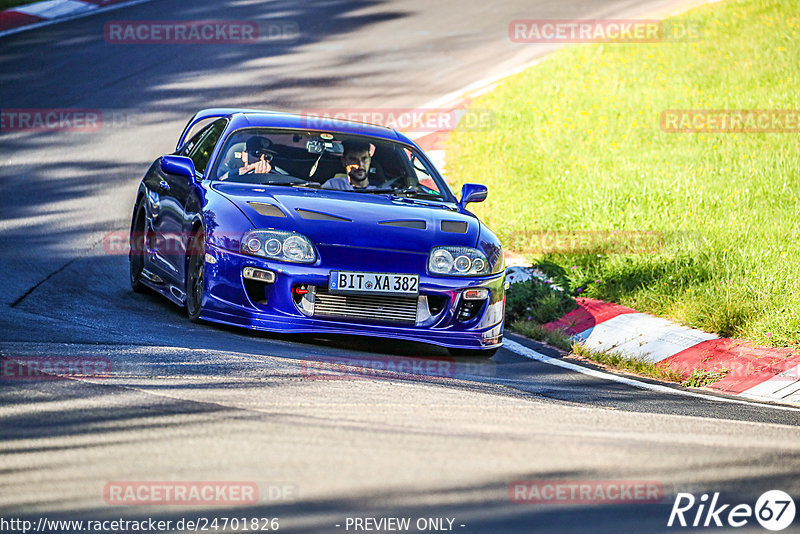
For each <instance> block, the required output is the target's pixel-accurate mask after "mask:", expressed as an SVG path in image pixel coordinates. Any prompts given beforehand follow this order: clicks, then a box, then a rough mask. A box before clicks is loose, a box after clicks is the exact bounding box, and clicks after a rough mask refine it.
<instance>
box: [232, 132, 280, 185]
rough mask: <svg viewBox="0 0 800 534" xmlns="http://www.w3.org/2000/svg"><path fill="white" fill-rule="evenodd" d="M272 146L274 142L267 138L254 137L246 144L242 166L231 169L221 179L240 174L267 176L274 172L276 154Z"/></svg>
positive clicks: (242, 156)
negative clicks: (273, 161) (273, 159)
mask: <svg viewBox="0 0 800 534" xmlns="http://www.w3.org/2000/svg"><path fill="white" fill-rule="evenodd" d="M271 146H272V141H270V140H269V139H267V138H266V137H260V136H258V135H254V136H252V137H251V138H249V139H248V140H247V143H245V149H244V150H243V151H242V155H241V159H242V166H241V167H239V169H238V171H237V170H236V169H229V170H228V171H226V172H225V174H222V175H221V176H220V177H219V179H220V180H226V179H227V178H229V177H230V175H231V173H234V174H235V173H236V172H238V174H240V175H241V174H267V173H269V172H270V171H271V170H272V165H271V164H270V162H271V161H272V158H273V156H274V155H275V152H274V151H272V150H270V149H269V148H270V147H271Z"/></svg>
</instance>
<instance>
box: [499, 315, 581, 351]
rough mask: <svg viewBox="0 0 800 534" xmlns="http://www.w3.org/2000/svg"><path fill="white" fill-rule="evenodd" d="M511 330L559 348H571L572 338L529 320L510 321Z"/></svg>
mask: <svg viewBox="0 0 800 534" xmlns="http://www.w3.org/2000/svg"><path fill="white" fill-rule="evenodd" d="M511 330H513V331H514V332H517V333H518V334H522V335H523V336H525V337H527V338H530V339H535V340H536V341H541V342H543V343H547V344H548V345H551V346H553V347H558V348H559V349H561V350H572V340H571V339H570V338H569V336H566V335H564V334H563V333H562V332H559V331H557V330H548V329H547V328H545V327H544V326H542V325H540V324H537V323H534V322H530V321H516V322H514V323H511Z"/></svg>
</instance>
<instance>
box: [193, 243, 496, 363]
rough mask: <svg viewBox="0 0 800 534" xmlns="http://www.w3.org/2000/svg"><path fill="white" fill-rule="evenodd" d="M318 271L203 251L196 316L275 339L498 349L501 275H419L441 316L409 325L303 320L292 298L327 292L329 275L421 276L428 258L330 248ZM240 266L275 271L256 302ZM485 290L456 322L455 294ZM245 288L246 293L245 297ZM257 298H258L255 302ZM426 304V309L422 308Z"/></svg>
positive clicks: (459, 301)
mask: <svg viewBox="0 0 800 534" xmlns="http://www.w3.org/2000/svg"><path fill="white" fill-rule="evenodd" d="M322 257H324V258H325V262H324V265H323V264H322V262H320V261H318V262H317V264H315V265H298V264H289V263H283V262H276V261H270V260H267V259H264V258H257V257H252V256H247V255H243V254H239V253H234V252H231V251H228V250H224V249H221V248H216V247H214V246H209V247H208V248H207V251H206V265H205V277H204V278H205V296H204V300H203V307H202V309H203V312H202V316H201V317H202V318H203V319H206V320H209V321H213V322H218V323H224V324H230V325H236V326H242V327H246V328H251V329H255V330H264V331H269V332H280V333H315V334H348V335H361V336H375V337H390V338H394V339H402V340H406V341H417V342H423V343H431V344H435V345H440V346H444V347H450V348H459V349H490V348H495V347H499V346H501V345H502V338H503V316H504V313H505V290H504V284H505V272H502V273H499V274H496V275H491V276H486V277H481V278H449V277H448V278H446V277H432V276H429V275H427V274H420V296H425V297H426V298H430V299H431V300H433V299H437V300H438V301H439V302H444V305H443V306H442V308H441V310H440V311H439V312H438V313H436V314H433V315H431V316H426V317H424V318H421V319H423V320H418V321H416V323H415V324H397V323H392V322H382V321H379V320H369V319H350V318H348V319H344V318H334V317H317V316H308V315H307V314H304V313H302V312H301V310H300V309H299V308H298V306H297V305H296V303H295V300H294V299H293V297H292V289H293V288H294V287H295V286H298V285H305V286H315V287H321V288H327V286H328V277H329V274H330V272H331V271H334V270H350V271H366V272H400V273H415V274H416V273H425V270H424V269H420V264H421V265H423V266H424V265H425V262H426V261H427V255H421V254H408V253H401V252H395V251H386V250H383V251H377V250H369V249H360V250H355V251H354V250H352V249H347V248H345V247H333V248H330V249H328V250H325V251H324V252H323V256H322ZM245 267H256V268H258V269H266V270H269V271H272V272H273V273H275V280H274V282H272V283H269V284H266V283H265V284H264V290H263V291H264V292H263V299H262V298H258V299H254V298H253V285H252V283H251V284H250V285H249V286H248V288H246V287H245V280H244V278H243V276H242V271H243V269H244V268H245ZM468 288H487V289H488V290H489V297H488V299H486V301H484V302H483V303H482V305H481V307H480V309H479V310H478V311H477V312H476V313H475V314H474V316H472V317H471V318H469V319H468V320H461V319H459V317H458V313H459V311H460V310H461V306H462V302H463V298H462V292H463V290H465V289H468ZM248 289H249V291H248ZM261 296H262V294H261V293H259V297H261ZM426 305H427V303H426Z"/></svg>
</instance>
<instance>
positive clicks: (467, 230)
mask: <svg viewBox="0 0 800 534" xmlns="http://www.w3.org/2000/svg"><path fill="white" fill-rule="evenodd" d="M212 190H215V191H216V192H218V193H219V194H221V195H223V196H225V197H226V198H228V199H229V200H230V201H231V202H233V203H234V204H235V205H236V206H237V207H238V208H239V209H240V210H241V211H242V213H244V214H245V215H246V216H247V218H248V219H250V221H251V222H252V223H253V226H254V227H255V228H273V229H277V230H291V231H295V232H298V233H301V234H303V235H305V236H306V237H308V238H309V239H311V241H313V242H314V243H316V244H319V245H344V246H351V247H365V248H377V249H391V250H404V251H412V252H419V253H422V252H424V253H428V252H429V251H430V249H431V248H432V247H434V246H438V245H450V246H467V247H474V246H476V244H477V242H478V236H479V235H480V222H479V221H478V219H477V218H476V217H475V216H473V215H471V214H468V213H463V212H461V211H459V210H458V208H457V206H456V205H455V204H452V203H443V202H433V201H426V200H418V199H408V198H401V197H395V196H392V195H384V194H369V193H353V192H347V191H329V190H320V189H301V188H293V187H283V186H258V185H249V184H221V183H215V184H213V186H212Z"/></svg>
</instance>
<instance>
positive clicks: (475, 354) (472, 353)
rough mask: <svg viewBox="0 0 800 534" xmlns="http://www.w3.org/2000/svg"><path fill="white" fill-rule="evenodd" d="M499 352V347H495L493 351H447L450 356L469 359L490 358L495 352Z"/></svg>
mask: <svg viewBox="0 0 800 534" xmlns="http://www.w3.org/2000/svg"><path fill="white" fill-rule="evenodd" d="M498 350H500V347H496V348H494V349H486V350H480V349H447V351H448V352H449V353H450V356H468V357H471V358H491V357H492V356H494V355H495V354H496V353H497V351H498Z"/></svg>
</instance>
